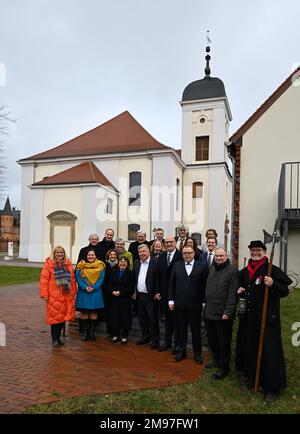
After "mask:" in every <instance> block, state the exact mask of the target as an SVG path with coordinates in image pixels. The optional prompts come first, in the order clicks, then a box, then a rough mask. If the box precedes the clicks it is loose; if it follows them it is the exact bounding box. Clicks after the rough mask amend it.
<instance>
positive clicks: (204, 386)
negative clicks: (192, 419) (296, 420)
mask: <svg viewBox="0 0 300 434" xmlns="http://www.w3.org/2000/svg"><path fill="white" fill-rule="evenodd" d="M299 312H300V289H296V290H294V291H293V292H292V293H291V294H290V295H289V296H288V297H287V298H285V299H282V302H281V313H282V337H283V343H284V350H285V357H286V368H287V376H288V387H287V388H286V389H285V390H284V391H283V392H282V394H281V396H280V397H279V399H278V400H277V401H275V402H273V403H271V404H267V403H265V402H264V400H263V397H262V394H261V393H258V394H254V393H253V392H251V391H250V390H248V389H247V388H246V387H245V386H243V384H242V376H241V375H240V374H238V373H236V372H235V371H234V370H232V371H231V373H230V375H229V376H228V377H226V378H225V379H224V380H222V381H214V380H212V379H211V378H210V377H211V372H208V371H207V370H206V371H205V370H204V374H203V376H202V377H200V378H199V379H198V381H197V382H196V383H193V384H186V385H180V386H173V387H168V388H165V389H153V390H144V391H141V392H129V393H117V394H116V393H112V394H110V395H104V396H103V395H94V396H83V397H80V398H75V399H65V398H63V399H61V400H60V401H58V402H56V403H53V404H50V405H39V406H35V407H31V408H29V409H27V411H26V413H73V414H75V413H95V414H101V413H111V414H116V413H117V414H122V413H130V414H134V413H144V414H147V413H172V414H177V413H184V414H205V413H249V414H251V413H253V414H254V413H294V414H295V413H298V414H299V413H300V375H299V373H300V357H299V356H300V346H298V347H294V346H293V345H292V335H293V333H295V332H293V331H292V330H291V328H292V324H293V323H295V322H299V321H300V314H299ZM236 326H237V321H236V325H235V333H236ZM235 333H234V339H233V355H234V350H235V348H234V347H235ZM298 341H299V342H300V338H298ZM232 365H233V363H232Z"/></svg>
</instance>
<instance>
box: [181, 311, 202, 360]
mask: <svg viewBox="0 0 300 434" xmlns="http://www.w3.org/2000/svg"><path fill="white" fill-rule="evenodd" d="M174 313H175V322H176V330H177V332H178V347H177V352H178V353H184V352H185V351H186V345H187V338H188V326H189V325H190V327H191V332H192V344H193V351H194V353H200V354H201V352H202V337H201V313H202V307H200V308H196V309H178V308H175V311H174Z"/></svg>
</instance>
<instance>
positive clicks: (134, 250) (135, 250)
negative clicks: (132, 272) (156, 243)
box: [128, 241, 151, 262]
mask: <svg viewBox="0 0 300 434" xmlns="http://www.w3.org/2000/svg"><path fill="white" fill-rule="evenodd" d="M142 244H146V246H148V247H149V249H150V245H151V244H150V242H149V241H144V242H143V243H139V242H138V241H133V242H132V243H130V244H129V247H128V252H130V253H131V254H132V258H133V262H134V261H136V260H137V259H140V257H139V251H138V247H139V246H141V245H142Z"/></svg>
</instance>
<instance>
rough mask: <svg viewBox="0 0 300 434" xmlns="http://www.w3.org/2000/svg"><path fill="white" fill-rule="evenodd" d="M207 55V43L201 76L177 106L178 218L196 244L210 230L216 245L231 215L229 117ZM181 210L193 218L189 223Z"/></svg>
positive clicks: (203, 239)
mask: <svg viewBox="0 0 300 434" xmlns="http://www.w3.org/2000/svg"><path fill="white" fill-rule="evenodd" d="M208 41H209V38H208ZM209 53H210V46H209V45H208V46H207V47H206V57H205V59H206V66H205V69H204V71H205V76H204V78H202V79H200V80H197V81H194V82H192V83H190V84H189V85H188V86H187V87H186V88H185V89H184V91H183V95H182V101H181V102H180V104H181V107H182V146H181V149H182V150H181V158H182V160H183V161H184V163H185V165H186V168H185V171H184V183H183V184H184V190H185V191H184V197H185V200H184V201H185V203H184V211H185V214H186V215H185V216H184V217H183V220H184V222H186V223H187V224H188V225H189V232H190V233H193V232H194V233H200V234H201V235H202V242H205V232H206V230H207V229H208V228H214V229H216V230H217V233H218V235H219V236H218V242H219V244H226V239H225V237H224V235H225V232H226V227H225V225H228V217H229V218H230V217H231V209H230V203H231V175H230V171H229V168H228V165H227V164H228V156H227V149H226V143H227V141H228V133H229V123H230V121H231V120H232V115H231V111H230V106H229V102H228V99H227V95H226V91H225V86H224V83H223V82H222V80H220V79H219V78H216V77H211V69H210V59H211V57H210V54H209ZM188 189H189V190H190V191H188ZM187 210H191V211H192V214H193V216H194V220H192V219H190V222H188V220H189V215H188V214H189V211H187ZM225 221H226V224H225ZM227 247H228V250H229V246H227Z"/></svg>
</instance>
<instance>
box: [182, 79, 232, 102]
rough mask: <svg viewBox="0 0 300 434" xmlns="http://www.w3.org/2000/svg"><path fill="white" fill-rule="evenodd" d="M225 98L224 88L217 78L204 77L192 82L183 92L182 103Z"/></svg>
mask: <svg viewBox="0 0 300 434" xmlns="http://www.w3.org/2000/svg"><path fill="white" fill-rule="evenodd" d="M222 97H223V98H225V97H226V92H225V86H224V83H223V81H222V80H220V79H219V78H217V77H210V76H206V77H204V78H202V79H201V80H197V81H193V82H192V83H190V84H189V85H188V86H187V87H186V88H185V89H184V91H183V94H182V101H197V100H201V99H209V98H222Z"/></svg>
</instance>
